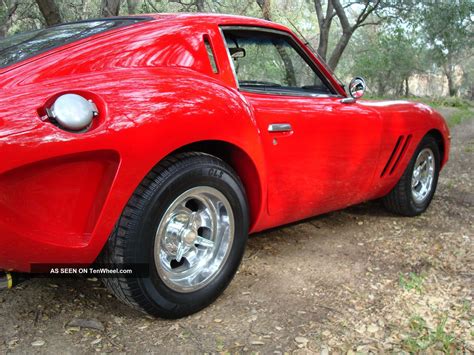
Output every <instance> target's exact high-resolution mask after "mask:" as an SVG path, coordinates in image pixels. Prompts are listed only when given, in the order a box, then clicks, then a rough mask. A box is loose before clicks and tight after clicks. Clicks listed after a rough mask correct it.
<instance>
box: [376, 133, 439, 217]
mask: <svg viewBox="0 0 474 355" xmlns="http://www.w3.org/2000/svg"><path fill="white" fill-rule="evenodd" d="M424 149H430V150H431V151H432V152H433V155H434V176H433V181H432V184H431V189H430V191H429V192H428V194H427V195H426V197H425V198H424V199H423V201H420V202H417V201H416V200H415V198H414V197H413V194H412V186H411V184H412V177H413V172H414V167H415V163H416V159H417V157H418V155H419V154H420V152H421V151H422V150H424ZM439 170H440V152H439V147H438V143H437V142H436V139H435V138H434V137H432V136H430V135H427V136H425V137H424V138H423V139H422V140H421V142H420V144H419V145H418V147H417V149H416V151H415V153H414V154H413V157H412V158H411V160H410V163H409V164H408V166H407V168H406V169H405V172H404V173H403V175H402V177H401V178H400V180H399V181H398V183H397V185H395V187H394V188H393V189H392V191H390V193H389V194H388V195H386V196H385V197H384V198H383V202H384V205H385V207H386V208H387V209H388V210H389V211H391V212H394V213H397V214H400V215H403V216H409V217H412V216H417V215H419V214H421V213H423V212H424V211H426V209H427V208H428V206H429V205H430V203H431V200H432V199H433V195H434V193H435V191H436V186H437V184H438V176H439Z"/></svg>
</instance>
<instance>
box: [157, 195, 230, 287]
mask: <svg viewBox="0 0 474 355" xmlns="http://www.w3.org/2000/svg"><path fill="white" fill-rule="evenodd" d="M233 239H234V215H233V213H232V208H231V206H230V203H229V201H228V200H227V198H226V197H225V196H224V195H223V194H222V193H221V192H220V191H219V190H216V189H215V188H213V187H210V186H201V187H195V188H192V189H190V190H188V191H186V192H184V193H183V194H181V195H180V196H179V197H178V198H177V199H176V200H174V201H173V203H172V204H171V205H170V207H169V208H168V209H167V210H166V212H165V214H164V216H163V218H162V220H161V222H160V224H159V226H158V229H157V231H156V238H155V248H154V250H155V265H156V268H157V270H158V274H159V275H160V277H161V279H162V280H163V282H164V283H165V284H166V285H167V286H168V287H169V288H171V289H173V290H175V291H178V292H193V291H196V290H198V289H201V288H203V287H204V286H206V285H207V284H209V282H211V281H212V280H213V279H214V278H215V277H216V276H217V275H218V274H219V272H220V271H221V269H222V268H223V266H224V264H225V261H226V260H227V258H228V256H229V252H230V249H231V247H232V242H233Z"/></svg>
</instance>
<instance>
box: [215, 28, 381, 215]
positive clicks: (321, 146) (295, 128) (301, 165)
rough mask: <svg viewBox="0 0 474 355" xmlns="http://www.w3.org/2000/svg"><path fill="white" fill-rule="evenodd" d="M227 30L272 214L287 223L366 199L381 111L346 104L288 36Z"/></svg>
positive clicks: (226, 38)
mask: <svg viewBox="0 0 474 355" xmlns="http://www.w3.org/2000/svg"><path fill="white" fill-rule="evenodd" d="M223 34H224V37H225V43H226V45H227V48H228V51H229V56H230V63H231V64H232V65H233V69H234V74H235V76H236V79H237V82H238V83H239V89H240V91H241V92H242V94H243V95H244V96H245V98H246V99H247V101H248V102H249V103H250V104H251V106H252V107H253V110H254V115H255V118H256V121H257V124H258V126H259V129H260V132H261V135H262V141H263V145H264V150H265V154H266V160H267V172H268V179H269V181H268V212H269V214H270V215H273V216H275V220H276V221H277V222H278V223H280V224H281V223H286V222H291V221H295V220H298V219H302V218H305V217H309V216H312V215H315V214H319V213H324V212H327V211H331V210H335V209H339V208H342V207H345V206H348V205H350V204H353V203H357V202H359V201H362V200H363V199H364V198H366V197H368V188H369V187H370V184H371V181H372V178H373V174H374V170H375V167H376V163H377V160H378V152H379V148H380V139H381V122H380V119H379V115H378V114H377V113H376V112H374V111H373V110H371V109H370V108H367V107H364V106H363V105H359V104H357V103H351V104H343V103H341V97H340V96H338V95H337V92H336V90H335V88H334V87H332V86H331V85H330V84H329V80H327V78H325V77H324V76H323V75H322V74H321V72H320V71H319V70H318V68H317V66H316V65H315V63H314V62H312V61H311V59H310V58H309V57H308V55H307V54H305V51H304V49H303V48H301V47H299V46H298V44H297V43H296V42H295V41H294V40H293V39H292V37H291V36H290V35H288V34H285V33H275V31H272V32H268V31H266V30H259V29H241V28H224V29H223ZM269 128H270V129H269Z"/></svg>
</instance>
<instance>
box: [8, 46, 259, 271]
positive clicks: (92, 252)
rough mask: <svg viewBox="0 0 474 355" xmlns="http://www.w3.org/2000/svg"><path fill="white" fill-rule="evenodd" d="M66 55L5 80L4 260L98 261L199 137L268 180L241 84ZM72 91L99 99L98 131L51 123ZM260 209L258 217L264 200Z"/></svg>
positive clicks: (23, 263)
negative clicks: (149, 180) (144, 195)
mask: <svg viewBox="0 0 474 355" xmlns="http://www.w3.org/2000/svg"><path fill="white" fill-rule="evenodd" d="M189 52H192V51H191V49H190V50H189ZM204 53H205V52H204ZM73 55H74V54H70V57H71V56H73ZM62 56H63V54H61V55H60V56H59V57H58V59H57V61H58V65H56V66H55V67H54V68H52V69H51V71H52V72H53V74H52V75H50V74H48V73H47V72H45V71H49V69H47V70H46V68H49V67H48V66H46V64H43V63H42V62H41V61H40V62H37V63H36V64H38V66H37V67H38V68H40V70H38V72H36V71H35V72H34V73H32V74H31V75H11V76H10V77H9V80H6V79H5V78H4V80H3V82H2V90H1V92H0V107H1V111H0V114H1V116H0V117H1V118H0V124H1V126H0V151H1V152H2V160H1V161H0V238H1V240H2V248H0V268H8V269H15V270H20V271H29V266H30V263H52V262H55V263H65V262H77V263H91V262H92V261H93V260H94V259H95V258H96V257H97V255H98V254H99V252H100V251H101V249H102V247H103V245H104V243H105V242H106V240H107V238H108V236H109V235H110V233H111V231H112V230H113V227H114V224H115V223H116V221H117V219H118V217H119V216H120V214H121V212H122V210H123V208H124V206H125V204H126V203H127V201H128V199H129V198H130V196H131V195H132V193H133V191H134V190H135V189H136V187H137V186H138V184H139V183H140V182H141V181H142V179H143V178H144V177H145V176H146V175H147V173H148V172H149V171H150V170H151V169H152V168H153V167H154V166H155V165H156V164H157V163H158V162H159V161H160V160H161V159H162V158H164V157H165V156H167V155H168V154H170V153H172V152H173V151H175V150H177V149H179V148H181V147H183V146H185V145H188V144H191V143H194V142H199V141H210V140H212V141H220V142H227V144H230V145H232V146H235V147H238V148H239V149H240V150H241V151H243V152H245V154H247V155H248V157H251V160H252V162H253V164H255V167H258V169H256V170H258V175H257V178H258V181H252V182H251V183H253V184H254V185H256V186H257V185H258V186H259V187H260V188H261V189H262V190H263V189H265V188H266V187H265V181H266V178H265V164H264V161H263V155H262V151H261V144H260V141H259V139H260V138H259V135H258V131H257V128H256V126H255V122H254V120H253V119H252V115H251V112H250V108H249V107H248V105H247V103H246V102H245V101H243V100H242V97H241V96H240V94H239V93H238V92H237V91H236V90H233V89H230V88H228V87H227V86H225V85H223V83H222V82H221V81H219V80H218V79H217V78H215V77H212V75H211V76H209V75H206V74H203V73H199V72H197V71H196V70H195V69H194V68H192V67H183V66H171V67H154V66H151V65H150V66H148V67H143V66H136V67H132V68H126V67H121V65H122V64H120V65H119V64H110V63H108V62H107V64H106V65H104V66H103V67H98V61H94V62H88V63H89V64H87V65H92V66H93V65H97V66H96V67H95V69H96V70H95V71H92V72H91V71H87V70H85V69H84V68H83V67H81V68H77V69H74V68H75V66H74V65H73V64H74V63H76V60H78V59H77V58H76V59H75V61H74V62H70V64H69V67H68V66H67V63H66V62H65V61H64V60H63V58H62ZM140 58H141V57H140ZM53 59H54V57H51V58H49V59H48V61H49V60H53ZM122 60H123V61H126V58H125V57H124V58H122ZM189 60H191V59H189ZM105 62H106V61H105V60H104V63H105ZM84 65H85V64H84ZM67 68H68V69H67ZM43 69H44V70H43ZM99 69H100V70H99ZM63 92H78V93H81V94H83V95H84V96H88V97H92V98H94V101H95V102H96V103H98V106H99V111H100V115H99V117H97V118H96V121H95V123H94V126H93V127H92V128H91V129H90V130H89V131H88V132H85V133H79V134H78V133H70V132H66V131H64V130H62V129H60V128H58V127H57V126H55V125H53V124H52V123H50V122H47V121H45V122H43V121H42V119H41V118H42V116H43V115H44V107H45V106H46V105H47V104H48V102H51V100H52V98H54V97H56V96H57V95H58V94H60V93H63ZM43 118H44V117H43ZM247 183H250V182H247ZM259 193H262V192H261V191H259ZM262 194H263V193H262ZM252 213H253V214H254V215H255V216H254V218H253V220H254V221H255V220H257V219H258V217H257V216H258V215H259V214H261V210H260V207H259V208H258V210H254V211H253V212H252Z"/></svg>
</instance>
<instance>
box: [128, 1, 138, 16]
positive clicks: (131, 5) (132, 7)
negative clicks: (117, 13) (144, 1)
mask: <svg viewBox="0 0 474 355" xmlns="http://www.w3.org/2000/svg"><path fill="white" fill-rule="evenodd" d="M139 4H140V0H127V8H128V13H129V15H135V14H136V13H137V7H138V5H139Z"/></svg>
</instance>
